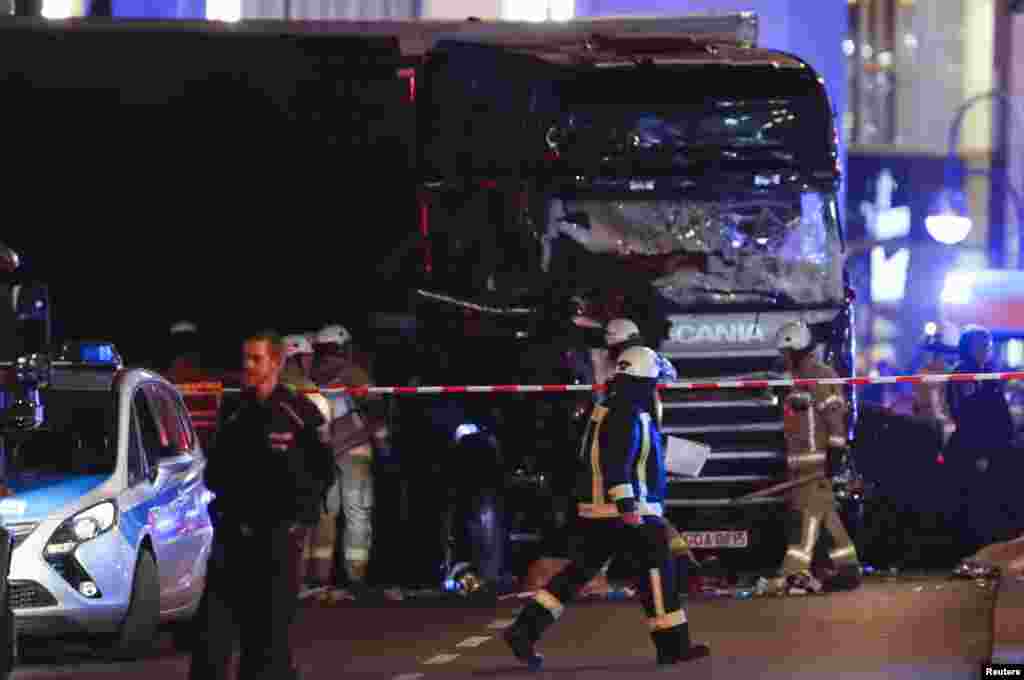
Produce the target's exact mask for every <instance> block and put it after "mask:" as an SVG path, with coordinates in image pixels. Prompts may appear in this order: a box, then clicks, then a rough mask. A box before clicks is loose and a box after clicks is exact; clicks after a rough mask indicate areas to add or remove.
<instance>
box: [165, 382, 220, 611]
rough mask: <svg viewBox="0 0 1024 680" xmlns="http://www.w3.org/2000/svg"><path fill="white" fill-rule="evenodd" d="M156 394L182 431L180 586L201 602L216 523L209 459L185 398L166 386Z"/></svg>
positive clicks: (193, 599) (188, 599)
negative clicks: (210, 497) (207, 474)
mask: <svg viewBox="0 0 1024 680" xmlns="http://www.w3.org/2000/svg"><path fill="white" fill-rule="evenodd" d="M156 390H157V392H158V393H159V394H160V395H161V397H162V398H164V399H166V403H167V404H168V411H167V412H168V414H169V415H170V420H171V421H172V422H171V423H170V425H171V427H174V426H175V424H176V425H177V426H178V427H180V428H181V429H180V435H179V437H178V441H179V442H180V451H181V453H180V455H179V458H180V460H181V463H180V465H181V467H182V468H183V475H184V476H183V478H182V481H181V490H180V492H179V494H178V502H179V506H178V508H177V511H180V513H181V525H180V528H179V531H178V537H179V541H180V543H181V553H182V558H183V559H182V562H181V579H180V580H179V585H180V586H181V587H182V588H183V589H184V593H185V595H184V596H185V598H186V601H187V602H197V601H198V599H199V597H200V596H201V595H202V591H203V577H204V575H205V573H206V566H205V565H206V558H207V557H208V555H209V550H210V546H211V545H212V544H213V522H212V521H211V520H210V512H209V509H208V500H207V498H206V483H205V481H204V480H203V469H204V468H205V467H206V456H205V455H204V453H203V448H202V445H201V444H200V441H199V435H198V434H197V433H196V431H195V428H193V427H192V420H191V418H190V417H189V413H188V408H187V407H186V406H185V401H184V399H183V398H182V397H181V395H180V394H179V393H178V392H177V391H176V390H174V389H173V388H171V387H168V386H167V385H163V384H160V385H157V386H156Z"/></svg>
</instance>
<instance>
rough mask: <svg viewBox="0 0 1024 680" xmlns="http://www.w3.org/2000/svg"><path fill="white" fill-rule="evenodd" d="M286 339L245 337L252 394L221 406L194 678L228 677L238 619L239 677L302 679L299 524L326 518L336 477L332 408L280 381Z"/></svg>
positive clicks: (247, 385)
mask: <svg viewBox="0 0 1024 680" xmlns="http://www.w3.org/2000/svg"><path fill="white" fill-rule="evenodd" d="M283 361H284V343H283V342H282V340H281V338H280V337H279V336H278V335H277V334H276V333H274V332H270V331H267V332H262V333H257V334H255V335H253V336H251V337H249V338H248V339H247V340H246V341H245V342H244V343H243V362H244V373H243V393H242V396H241V398H240V399H238V400H237V401H236V402H235V403H233V404H231V405H230V406H229V405H225V407H223V408H222V409H221V414H220V424H219V426H218V431H217V437H216V440H215V442H214V445H213V447H212V449H211V451H210V454H209V463H208V465H207V468H206V484H207V486H208V487H209V488H210V490H211V491H212V492H213V493H214V494H216V498H215V499H214V501H213V503H212V505H211V514H212V517H213V520H214V527H215V540H214V547H213V553H212V555H211V557H210V561H209V567H208V571H207V583H206V592H205V595H204V597H203V602H202V604H201V605H200V610H199V613H198V615H197V631H196V632H197V636H196V641H195V648H194V650H193V654H192V664H191V669H190V674H189V677H190V678H191V679H192V680H214V679H216V680H220V679H221V678H226V677H228V668H229V667H230V660H231V657H232V654H233V651H234V641H235V631H236V627H237V632H238V636H239V637H240V642H241V665H240V668H239V678H240V679H242V680H252V679H256V678H266V679H267V680H270V679H271V678H273V679H274V680H282V679H286V678H296V677H298V675H297V672H296V670H295V669H294V665H293V662H292V655H291V645H290V642H289V628H290V625H291V622H292V620H293V618H294V615H295V607H296V602H297V600H298V593H297V591H296V587H297V580H296V575H295V574H293V573H291V572H292V571H293V570H294V568H295V565H294V562H295V561H294V560H292V559H291V555H292V552H293V550H292V547H291V532H293V531H294V530H296V528H297V527H299V526H300V525H301V522H302V521H303V520H306V519H314V520H315V519H316V518H317V517H318V516H319V511H320V504H321V502H322V498H323V494H324V493H325V491H326V489H327V488H328V486H329V485H330V483H331V482H332V475H333V467H332V466H331V461H332V457H331V454H330V450H329V449H328V448H327V446H326V444H325V443H324V441H323V439H322V436H321V434H320V427H321V425H323V424H324V421H323V416H322V415H321V414H320V412H319V410H318V409H317V408H316V406H315V405H314V404H313V402H312V401H310V400H309V399H307V398H306V397H304V396H303V395H301V394H297V393H295V392H292V391H290V390H288V389H287V388H286V387H284V386H283V385H281V384H280V383H279V381H278V379H279V374H280V371H281V367H282V364H283Z"/></svg>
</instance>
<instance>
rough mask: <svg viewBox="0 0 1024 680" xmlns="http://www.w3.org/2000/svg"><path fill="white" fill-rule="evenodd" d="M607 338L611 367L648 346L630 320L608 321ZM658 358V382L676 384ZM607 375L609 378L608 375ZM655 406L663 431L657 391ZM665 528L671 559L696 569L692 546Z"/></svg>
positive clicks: (666, 362) (665, 361) (672, 369)
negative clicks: (626, 354)
mask: <svg viewBox="0 0 1024 680" xmlns="http://www.w3.org/2000/svg"><path fill="white" fill-rule="evenodd" d="M604 337H605V345H606V346H607V348H608V349H607V357H608V363H609V364H611V365H612V366H614V365H615V362H616V361H617V360H618V357H619V356H620V355H621V354H622V353H623V352H624V351H626V350H627V349H629V348H630V347H643V346H645V345H644V341H643V338H641V337H640V327H639V326H637V325H636V323H635V322H633V321H632V320H631V319H612V320H611V321H609V322H608V325H607V326H605V336H604ZM655 356H656V357H657V358H658V382H662V383H663V382H674V381H676V380H677V379H678V378H679V374H678V373H676V368H675V366H673V365H672V362H671V361H669V360H668V359H667V358H665V357H663V356H662V355H661V354H655ZM604 375H607V373H605V374H604ZM602 382H603V380H602ZM654 404H655V406H654V408H655V413H654V417H655V420H656V421H657V423H658V428H659V429H660V428H661V427H662V425H663V423H664V412H665V407H664V404H663V402H662V399H661V395H660V394H659V393H657V392H655V395H654ZM665 528H666V530H667V531H668V540H669V545H670V547H671V549H672V556H673V557H675V558H677V559H682V558H685V559H687V560H689V561H690V562H691V563H692V564H693V565H694V566H696V558H695V557H694V556H693V553H692V552H691V551H690V546H689V545H688V544H687V542H686V539H685V538H683V536H682V534H680V533H679V530H678V529H676V528H675V527H674V526H673V525H672V523H671V522H668V521H667V520H666V522H665Z"/></svg>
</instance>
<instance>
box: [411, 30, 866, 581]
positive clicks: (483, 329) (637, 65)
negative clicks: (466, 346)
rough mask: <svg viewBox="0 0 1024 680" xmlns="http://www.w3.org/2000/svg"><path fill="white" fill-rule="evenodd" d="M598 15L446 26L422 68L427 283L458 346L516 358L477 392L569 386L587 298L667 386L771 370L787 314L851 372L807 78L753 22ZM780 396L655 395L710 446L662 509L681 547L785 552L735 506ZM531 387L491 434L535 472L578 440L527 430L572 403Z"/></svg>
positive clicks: (819, 126)
mask: <svg viewBox="0 0 1024 680" xmlns="http://www.w3.org/2000/svg"><path fill="white" fill-rule="evenodd" d="M600 21H603V22H604V23H603V24H601V23H600ZM600 21H590V22H588V21H579V22H576V21H571V22H568V24H567V25H563V26H562V29H561V30H562V32H561V33H558V32H557V31H556V29H554V28H551V29H549V32H548V33H547V34H543V32H542V34H540V35H538V36H536V37H525V36H520V35H518V34H516V33H515V32H514V31H513V30H512V29H511V28H510V29H509V32H508V34H507V35H504V36H499V35H497V33H498V31H497V29H494V31H493V32H492V34H490V35H485V34H483V33H481V35H479V36H471V35H466V34H462V35H458V36H454V37H452V38H451V39H445V40H440V41H438V42H437V44H436V46H435V48H434V50H433V51H432V52H431V53H430V54H429V55H428V56H429V58H428V60H427V62H426V65H425V66H424V67H423V68H424V74H423V76H422V77H421V81H420V82H421V87H422V88H423V89H422V90H421V93H420V95H419V96H420V104H419V106H420V107H421V110H420V112H419V116H420V127H419V133H420V140H421V141H420V150H421V154H422V157H421V166H420V167H421V172H422V173H423V178H424V184H423V187H422V193H421V200H422V201H423V203H424V208H423V211H422V212H423V220H422V223H421V228H422V230H423V232H424V233H425V234H427V235H428V244H429V248H430V251H429V254H430V261H429V265H430V268H431V269H430V274H431V278H430V279H429V280H428V282H427V284H426V285H432V286H434V289H433V292H434V293H445V294H447V295H448V296H451V297H458V296H462V297H463V298H472V300H473V301H474V302H475V303H477V306H476V307H475V308H473V307H471V306H468V305H465V304H463V305H462V306H461V309H460V308H459V306H458V305H449V306H450V308H451V309H452V310H454V311H452V313H451V314H452V315H453V316H456V317H457V316H459V315H462V316H466V315H468V316H469V317H471V319H467V321H469V320H471V323H467V324H465V325H464V326H463V335H462V339H463V340H464V341H466V342H469V341H468V340H466V338H467V337H472V346H473V348H474V353H473V354H472V355H473V356H479V352H481V351H482V348H484V347H487V346H489V345H487V344H485V343H493V342H494V340H493V338H494V337H495V336H502V335H504V337H505V340H504V341H505V342H506V343H511V344H515V343H516V342H518V347H519V349H518V350H517V351H516V354H517V355H518V356H520V357H529V358H528V359H525V360H523V361H520V362H519V365H513V362H503V361H498V362H494V363H491V364H489V365H487V366H486V368H485V369H484V372H478V374H477V375H478V377H477V378H476V380H475V383H476V384H486V383H490V384H507V383H510V382H513V381H514V380H515V379H516V378H519V377H520V376H523V375H530V376H532V382H534V383H544V384H551V383H560V382H573V381H574V380H575V381H576V382H581V381H583V380H585V378H586V375H587V371H586V370H585V369H584V370H578V371H575V375H574V370H573V368H572V366H579V365H580V363H582V364H584V365H585V364H586V363H587V362H586V352H585V350H586V349H587V347H588V343H592V342H593V339H592V338H590V339H588V338H585V337H583V336H581V335H580V334H576V335H575V336H573V335H572V333H571V332H569V331H571V328H572V325H571V323H569V319H570V318H571V317H572V316H573V315H574V314H576V313H580V311H581V310H583V311H584V313H588V314H589V315H590V316H593V317H596V318H599V319H600V320H602V321H608V320H610V318H613V317H614V316H629V317H631V318H633V319H634V320H636V321H637V322H638V323H639V325H640V327H641V330H642V332H643V335H644V337H645V339H646V340H647V342H648V343H649V344H650V345H652V346H653V347H654V348H655V349H657V350H658V351H659V352H661V353H662V354H663V355H664V356H665V357H667V358H668V359H670V360H671V361H672V362H673V364H674V365H675V368H676V370H677V372H678V374H679V376H680V379H681V380H686V381H697V382H718V381H725V380H735V379H741V378H755V379H756V378H766V379H767V378H777V377H784V376H783V375H782V371H783V368H782V366H781V363H780V356H779V354H778V352H777V350H776V349H775V347H774V339H775V333H776V331H777V330H778V329H779V328H780V327H781V326H782V325H783V324H784V323H786V322H787V321H791V320H794V319H801V320H804V321H805V322H807V323H808V324H810V326H811V327H812V330H813V332H814V334H815V337H816V340H817V341H818V342H819V343H820V345H819V351H820V353H821V358H822V359H823V360H824V361H826V362H827V363H828V364H830V365H831V366H833V367H834V368H835V370H836V371H837V373H838V374H839V375H840V376H850V375H851V374H852V369H853V349H854V348H853V334H852V321H853V316H852V315H853V308H852V296H851V295H850V294H849V292H848V286H847V276H846V273H845V269H844V254H843V253H844V247H845V244H844V234H843V229H842V225H841V223H840V218H839V212H840V211H839V207H838V187H839V179H840V171H839V164H838V161H837V158H838V152H837V137H836V130H835V125H834V115H833V109H832V106H831V104H830V102H829V99H828V96H827V94H826V92H825V88H824V84H823V81H822V80H821V78H820V77H819V76H818V75H817V74H816V73H815V72H814V70H813V69H811V68H810V67H809V66H808V65H807V63H806V62H804V61H803V60H801V59H799V58H798V57H795V56H793V55H789V54H784V53H780V52H776V51H772V50H766V49H761V48H758V47H756V46H755V43H756V18H755V17H752V16H751V15H733V16H728V17H716V18H714V20H712V19H710V18H707V17H681V18H678V19H669V20H666V21H665V22H661V21H660V20H649V21H650V23H647V24H645V25H642V20H635V23H634V24H632V25H626V24H625V23H623V24H619V23H617V22H616V20H600ZM623 21H625V20H623ZM424 269H427V267H426V266H425V267H424ZM431 299H432V300H433V301H434V302H435V303H436V304H439V305H443V298H442V296H440V295H433V296H432V298H431ZM572 301H576V302H575V303H573V302H572ZM559 315H561V324H559V322H558V321H557V318H558V317H559ZM448 323H454V322H453V321H452V319H449V320H448ZM567 329H568V330H567ZM453 335H454V333H453ZM453 342H458V341H457V340H453ZM483 351H485V352H486V350H483ZM494 353H495V355H496V356H509V357H511V356H513V353H512V352H511V351H509V350H498V349H495V350H494ZM562 353H565V355H566V356H564V357H560V355H561V354H562ZM581 356H582V358H583V360H582V362H580V361H579V358H580V357H581ZM540 357H546V359H542V358H540ZM560 359H561V360H560ZM524 364H526V365H524ZM542 365H548V366H551V368H550V369H548V371H547V373H544V371H542V370H536V369H539V367H540V366H542ZM591 368H592V367H591ZM590 374H591V376H592V375H593V371H592V370H591V372H590ZM782 396H783V395H782V392H781V391H780V390H776V389H764V390H739V389H716V390H692V391H685V390H665V391H663V392H662V397H663V400H664V405H665V409H664V423H663V429H664V432H665V433H666V434H668V435H672V436H678V437H684V438H687V439H692V440H695V441H699V442H703V443H706V444H708V445H710V447H711V451H712V453H711V457H710V460H709V461H708V463H707V464H706V465H705V467H704V470H703V471H702V473H701V475H700V476H699V477H696V478H676V477H673V478H672V479H671V480H670V494H669V496H670V497H669V499H668V501H667V503H666V505H667V506H668V509H667V512H668V514H669V516H670V518H671V519H672V520H673V521H675V522H676V523H677V524H678V525H679V527H680V529H681V530H683V531H684V532H685V535H686V536H687V538H688V539H689V540H690V542H691V545H692V546H693V547H697V548H707V549H714V550H720V549H733V548H735V549H740V550H726V551H723V553H724V554H723V557H724V556H725V554H729V555H731V556H735V557H737V559H740V556H739V554H741V553H742V554H744V556H745V557H747V558H750V557H753V555H751V552H756V553H757V557H756V558H755V559H756V560H757V561H758V562H759V563H761V564H762V565H768V564H774V563H777V561H778V560H779V559H781V552H782V550H783V547H784V543H785V541H784V538H783V533H782V522H781V520H782V514H783V513H781V512H776V511H774V510H772V511H766V506H768V507H773V506H774V505H776V504H778V503H779V502H781V499H779V498H771V497H769V498H761V499H758V500H757V501H756V502H752V503H749V504H736V503H734V502H733V499H734V498H736V497H738V496H740V495H743V494H746V493H749V492H751V491H755V490H758V489H760V488H763V487H766V486H769V485H771V484H773V483H776V482H778V481H780V480H781V479H782V478H783V475H784V472H785V465H784V447H783V433H782V401H781V397H782ZM848 396H849V398H850V399H851V400H853V399H854V395H853V394H852V390H851V391H850V392H849V395H848ZM528 399H529V400H530V404H529V405H526V404H524V405H522V407H521V408H522V409H523V414H522V415H521V418H524V419H526V420H522V421H521V422H522V423H530V424H531V425H532V427H528V428H522V427H520V428H519V429H518V431H519V432H529V435H519V436H516V435H515V434H514V433H513V434H512V436H510V437H507V438H506V439H504V440H503V441H504V443H505V444H506V451H507V455H508V457H510V458H512V459H514V458H515V453H514V451H515V450H520V451H523V452H524V453H527V455H528V457H533V458H537V459H539V461H540V462H539V463H538V464H539V466H540V468H542V469H545V470H547V471H552V470H554V469H557V467H558V463H557V461H559V460H565V459H571V458H572V457H573V455H574V451H575V444H576V442H575V441H574V440H573V439H572V437H571V436H570V435H569V434H568V433H569V432H571V431H572V428H567V427H563V428H562V434H561V436H560V437H552V436H551V434H548V433H551V432H556V431H558V428H557V427H551V428H548V429H547V430H546V433H545V434H544V435H541V434H539V433H538V431H537V426H536V425H534V424H535V423H540V422H546V419H545V418H544V417H537V415H538V414H541V413H551V411H552V408H553V407H552V405H551V403H552V402H554V403H556V404H558V405H557V406H556V407H555V409H556V410H557V411H558V412H559V413H560V414H562V415H561V416H560V417H567V416H568V417H571V416H572V415H573V414H577V415H578V414H579V412H580V405H581V404H580V401H579V400H578V399H576V398H574V397H571V396H570V397H562V398H551V399H547V398H544V397H539V395H538V396H530V397H528ZM491 403H492V404H494V403H495V400H492V401H491ZM852 413H853V414H854V415H852V416H851V422H850V426H851V432H852V427H853V418H854V417H855V408H854V409H852ZM530 416H533V417H532V418H531V417H530ZM513 442H514V443H513ZM510 448H511V449H512V450H513V451H512V452H508V449H510ZM759 548H763V550H758V549H759ZM725 561H729V558H725Z"/></svg>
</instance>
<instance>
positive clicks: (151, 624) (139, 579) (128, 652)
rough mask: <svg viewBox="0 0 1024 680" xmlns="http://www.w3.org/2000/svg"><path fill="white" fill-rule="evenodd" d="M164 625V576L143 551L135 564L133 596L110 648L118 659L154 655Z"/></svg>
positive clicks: (151, 557)
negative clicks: (161, 601)
mask: <svg viewBox="0 0 1024 680" xmlns="http://www.w3.org/2000/svg"><path fill="white" fill-rule="evenodd" d="M159 625H160V574H159V571H158V570H157V565H156V560H155V559H154V558H153V554H152V553H151V552H150V551H148V550H145V549H143V550H142V551H141V552H139V558H138V560H137V561H136V563H135V577H134V578H133V579H132V596H131V600H130V602H129V603H128V612H127V613H126V614H125V617H124V620H123V621H122V622H121V627H120V629H119V630H118V632H117V634H116V636H115V638H114V640H113V643H112V644H111V646H110V649H109V652H110V655H111V656H112V657H113V658H115V659H120V660H127V659H137V658H140V657H142V656H144V655H146V654H147V653H149V652H151V651H152V650H153V648H154V646H155V643H156V639H157V631H158V627H159Z"/></svg>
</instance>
